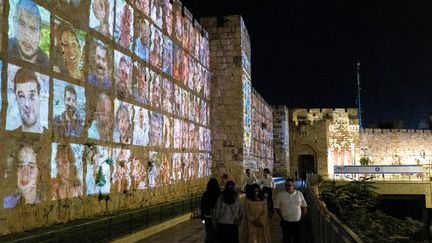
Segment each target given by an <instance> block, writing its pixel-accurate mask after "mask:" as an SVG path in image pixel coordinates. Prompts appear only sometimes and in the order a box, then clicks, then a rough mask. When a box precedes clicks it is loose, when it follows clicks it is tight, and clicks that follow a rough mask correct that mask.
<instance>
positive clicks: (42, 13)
mask: <svg viewBox="0 0 432 243" xmlns="http://www.w3.org/2000/svg"><path fill="white" fill-rule="evenodd" d="M9 7H10V8H9V19H10V20H9V32H8V35H9V43H8V52H9V56H11V57H15V58H18V59H22V60H24V61H27V62H31V63H35V64H37V65H41V66H45V67H47V66H48V65H49V60H48V53H49V47H50V13H49V12H48V11H47V10H46V9H44V8H42V7H40V6H39V5H37V4H35V3H34V2H33V1H31V0H9Z"/></svg>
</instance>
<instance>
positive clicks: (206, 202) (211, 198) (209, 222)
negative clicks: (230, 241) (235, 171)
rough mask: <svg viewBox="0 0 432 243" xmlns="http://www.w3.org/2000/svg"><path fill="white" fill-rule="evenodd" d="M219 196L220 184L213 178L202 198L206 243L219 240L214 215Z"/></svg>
mask: <svg viewBox="0 0 432 243" xmlns="http://www.w3.org/2000/svg"><path fill="white" fill-rule="evenodd" d="M219 195H220V191H219V183H218V181H217V180H216V178H211V179H210V180H209V181H208V183H207V190H206V191H205V192H204V194H203V196H202V198H201V220H204V223H205V230H206V239H205V242H206V243H212V242H216V239H217V237H216V231H215V227H214V225H213V219H212V214H213V211H214V207H215V205H216V201H217V199H218V198H219Z"/></svg>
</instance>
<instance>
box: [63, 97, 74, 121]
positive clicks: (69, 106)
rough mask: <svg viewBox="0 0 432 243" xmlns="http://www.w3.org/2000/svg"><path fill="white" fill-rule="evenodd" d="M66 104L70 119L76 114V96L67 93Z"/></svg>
mask: <svg viewBox="0 0 432 243" xmlns="http://www.w3.org/2000/svg"><path fill="white" fill-rule="evenodd" d="M64 102H65V107H66V114H67V116H68V117H69V118H72V117H74V115H75V112H76V95H75V94H74V93H72V92H70V91H68V90H66V91H65V95H64Z"/></svg>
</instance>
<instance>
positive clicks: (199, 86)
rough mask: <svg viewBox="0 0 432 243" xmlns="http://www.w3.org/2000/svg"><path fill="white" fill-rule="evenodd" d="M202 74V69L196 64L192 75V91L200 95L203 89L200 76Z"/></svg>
mask: <svg viewBox="0 0 432 243" xmlns="http://www.w3.org/2000/svg"><path fill="white" fill-rule="evenodd" d="M203 73H204V68H203V67H202V66H201V64H199V63H198V62H197V65H196V68H195V73H194V90H195V91H196V92H197V93H201V91H202V88H203V86H204V85H203V78H202V74H203Z"/></svg>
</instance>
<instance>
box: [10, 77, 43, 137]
mask: <svg viewBox="0 0 432 243" xmlns="http://www.w3.org/2000/svg"><path fill="white" fill-rule="evenodd" d="M15 96H16V99H17V103H18V110H19V112H20V115H21V121H22V125H23V127H24V128H25V129H26V128H31V127H33V126H35V125H37V123H38V120H39V90H38V84H37V80H26V82H25V83H17V84H16V86H15Z"/></svg>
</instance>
